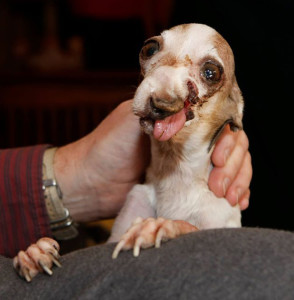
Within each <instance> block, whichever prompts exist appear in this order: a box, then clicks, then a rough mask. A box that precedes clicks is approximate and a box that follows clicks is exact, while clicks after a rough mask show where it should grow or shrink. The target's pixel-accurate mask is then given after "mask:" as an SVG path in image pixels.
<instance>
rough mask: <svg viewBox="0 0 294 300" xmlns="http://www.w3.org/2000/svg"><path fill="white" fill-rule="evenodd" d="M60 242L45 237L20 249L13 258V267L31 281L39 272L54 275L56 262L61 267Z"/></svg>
mask: <svg viewBox="0 0 294 300" xmlns="http://www.w3.org/2000/svg"><path fill="white" fill-rule="evenodd" d="M58 251H59V244H58V243H57V242H56V241H55V240H53V239H50V238H47V237H44V238H41V239H39V240H38V241H37V243H36V244H32V245H30V246H29V247H28V248H27V250H25V251H19V252H18V254H17V256H15V257H14V259H13V267H14V269H15V270H16V272H17V273H18V274H19V275H20V276H21V277H22V278H24V279H25V280H26V281H27V282H30V281H31V280H32V279H33V278H34V277H35V276H36V275H37V274H38V273H42V272H44V273H46V274H48V275H52V274H53V272H52V267H53V264H55V265H56V266H57V267H61V264H60V262H59V258H60V255H59V253H58Z"/></svg>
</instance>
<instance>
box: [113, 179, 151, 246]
mask: <svg viewBox="0 0 294 300" xmlns="http://www.w3.org/2000/svg"><path fill="white" fill-rule="evenodd" d="M154 198H155V193H154V188H153V186H151V185H148V184H137V185H135V186H134V187H133V188H132V190H131V191H130V192H129V194H128V196H127V199H126V202H125V204H124V206H123V208H122V209H121V211H120V212H119V214H118V216H117V217H116V219H115V222H114V225H113V227H112V231H111V236H110V238H109V239H108V241H107V242H118V241H119V240H120V239H121V237H122V236H123V234H124V233H125V232H126V231H127V230H128V229H129V228H130V227H131V225H132V223H133V222H134V221H135V220H136V219H137V218H138V217H140V218H143V219H145V218H149V217H155V216H156V213H155V210H154V208H153V206H152V203H154Z"/></svg>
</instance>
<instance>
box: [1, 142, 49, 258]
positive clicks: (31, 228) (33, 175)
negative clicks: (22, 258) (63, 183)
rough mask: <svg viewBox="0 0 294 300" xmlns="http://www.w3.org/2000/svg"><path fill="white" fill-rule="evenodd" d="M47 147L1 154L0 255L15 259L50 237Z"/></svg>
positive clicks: (8, 150) (10, 150) (3, 151)
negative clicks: (45, 187)
mask: <svg viewBox="0 0 294 300" xmlns="http://www.w3.org/2000/svg"><path fill="white" fill-rule="evenodd" d="M47 147H48V146H47V145H38V146H32V147H23V148H15V149H5V150H0V254H1V255H4V256H7V257H13V256H15V255H16V254H17V252H18V251H19V250H25V249H26V248H27V247H28V246H29V245H30V244H32V243H34V242H36V241H37V239H39V238H40V237H44V236H49V237H51V236H52V234H51V231H50V227H49V217H48V214H47V211H46V206H45V200H44V193H43V190H42V161H43V154H44V151H45V150H46V149H47Z"/></svg>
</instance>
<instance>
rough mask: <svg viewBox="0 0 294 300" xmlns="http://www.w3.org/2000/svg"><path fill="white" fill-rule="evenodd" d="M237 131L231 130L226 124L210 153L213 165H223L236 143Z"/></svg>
mask: <svg viewBox="0 0 294 300" xmlns="http://www.w3.org/2000/svg"><path fill="white" fill-rule="evenodd" d="M238 134H239V132H232V131H231V130H230V126H229V125H226V127H225V128H224V130H223V132H222V134H221V136H220V137H219V139H218V140H217V142H216V144H215V148H214V150H213V153H212V155H211V160H212V163H213V165H214V166H216V167H223V166H224V165H225V163H226V161H227V159H228V157H229V156H230V154H231V152H232V150H233V148H234V147H235V145H236V142H237V138H238Z"/></svg>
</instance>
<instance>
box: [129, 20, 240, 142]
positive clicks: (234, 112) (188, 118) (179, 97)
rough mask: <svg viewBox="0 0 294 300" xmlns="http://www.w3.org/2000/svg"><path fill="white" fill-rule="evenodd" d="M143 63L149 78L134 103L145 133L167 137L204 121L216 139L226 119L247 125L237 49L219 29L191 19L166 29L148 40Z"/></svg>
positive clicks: (141, 86) (157, 136) (142, 51)
mask: <svg viewBox="0 0 294 300" xmlns="http://www.w3.org/2000/svg"><path fill="white" fill-rule="evenodd" d="M140 64H141V72H142V75H143V76H144V79H143V81H142V82H141V84H140V85H139V87H138V89H137V91H136V94H135V97H134V104H133V108H134V112H135V114H136V115H138V116H139V117H140V122H141V126H142V128H143V129H144V131H145V132H146V133H148V134H151V133H153V135H154V137H155V138H156V139H158V140H161V141H165V140H168V139H170V138H172V137H173V136H174V135H175V134H176V133H178V132H179V131H180V130H181V129H182V128H183V127H185V128H186V127H190V126H191V125H192V124H194V125H193V126H196V124H197V123H198V124H200V123H202V124H203V123H205V124H207V125H206V127H207V132H209V134H208V136H207V138H208V139H211V138H212V136H211V135H213V134H214V133H213V131H214V132H215V131H216V130H217V129H218V128H219V127H220V126H221V125H223V124H224V123H225V122H230V123H231V124H232V125H233V126H234V127H237V128H242V110H243V99H242V96H241V93H240V90H239V87H238V85H237V82H236V79H235V73H234V69H235V66H234V57H233V53H232V50H231V48H230V46H229V45H228V43H227V42H226V41H225V40H224V38H223V37H222V36H221V35H220V34H218V33H217V32H216V31H215V30H214V29H212V28H210V27H208V26H206V25H201V24H186V25H179V26H176V27H173V28H171V29H170V30H167V31H164V32H163V33H162V34H161V35H160V36H156V37H153V38H150V39H148V40H147V41H145V43H144V46H143V48H142V50H141V52H140Z"/></svg>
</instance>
